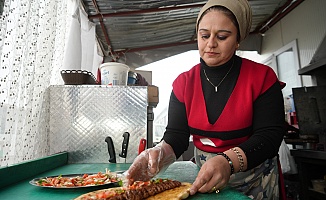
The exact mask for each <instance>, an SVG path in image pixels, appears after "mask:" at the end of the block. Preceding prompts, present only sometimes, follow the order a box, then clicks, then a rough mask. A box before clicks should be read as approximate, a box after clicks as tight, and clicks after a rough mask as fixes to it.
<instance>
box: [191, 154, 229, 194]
mask: <svg viewBox="0 0 326 200" xmlns="http://www.w3.org/2000/svg"><path fill="white" fill-rule="evenodd" d="M230 174H231V168H230V165H229V163H228V161H227V160H226V159H225V158H224V157H223V156H221V155H218V156H215V157H213V158H211V159H209V160H207V161H206V162H205V163H204V164H203V166H202V167H201V169H200V171H199V173H198V175H197V178H196V180H195V182H194V183H193V184H192V186H191V188H190V194H191V195H194V194H195V193H196V192H201V193H207V192H214V191H215V190H221V188H224V187H225V186H226V185H227V183H228V182H229V179H230ZM214 189H215V190H214Z"/></svg>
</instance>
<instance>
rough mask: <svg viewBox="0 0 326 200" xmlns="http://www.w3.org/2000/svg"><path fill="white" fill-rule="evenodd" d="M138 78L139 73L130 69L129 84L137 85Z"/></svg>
mask: <svg viewBox="0 0 326 200" xmlns="http://www.w3.org/2000/svg"><path fill="white" fill-rule="evenodd" d="M136 80H137V73H135V72H132V71H129V72H128V85H135V84H136Z"/></svg>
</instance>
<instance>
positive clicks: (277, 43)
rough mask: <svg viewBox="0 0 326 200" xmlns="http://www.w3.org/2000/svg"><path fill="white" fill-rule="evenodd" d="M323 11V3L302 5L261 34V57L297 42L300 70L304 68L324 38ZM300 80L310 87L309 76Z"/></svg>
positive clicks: (315, 0) (311, 0)
mask: <svg viewBox="0 0 326 200" xmlns="http://www.w3.org/2000/svg"><path fill="white" fill-rule="evenodd" d="M325 8H326V1H325V0H306V1H304V2H302V3H301V4H300V5H299V6H298V7H296V8H295V9H294V10H293V11H292V12H291V13H289V14H288V15H287V16H285V17H284V18H283V19H281V20H280V21H279V22H278V23H276V24H275V25H274V26H272V27H271V28H270V29H269V30H268V31H267V32H266V33H265V34H264V37H263V43H262V53H261V54H262V56H263V57H264V58H268V57H269V56H271V55H272V54H273V53H274V52H275V51H277V50H278V49H280V48H281V47H283V46H285V45H286V44H288V43H290V42H292V41H293V40H295V39H297V42H298V49H299V62H300V63H299V65H300V66H299V68H302V67H305V66H307V65H308V64H309V62H310V61H311V59H312V57H313V55H314V53H315V51H316V49H317V48H318V46H319V44H320V43H321V41H322V40H323V38H324V37H325V36H326V12H325V11H326V10H325ZM302 78H303V80H302V81H303V86H311V84H312V82H311V78H310V76H302Z"/></svg>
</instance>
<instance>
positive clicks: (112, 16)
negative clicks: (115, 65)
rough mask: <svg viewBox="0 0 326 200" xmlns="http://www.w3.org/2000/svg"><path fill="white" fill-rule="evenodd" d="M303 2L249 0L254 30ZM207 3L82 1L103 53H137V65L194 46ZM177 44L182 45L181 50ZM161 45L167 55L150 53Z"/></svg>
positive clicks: (113, 56)
mask: <svg viewBox="0 0 326 200" xmlns="http://www.w3.org/2000/svg"><path fill="white" fill-rule="evenodd" d="M302 1H303V0H249V4H250V5H251V7H252V10H253V24H252V28H251V33H252V34H254V33H264V32H265V31H266V30H267V29H268V28H269V27H271V26H272V25H273V24H275V23H276V22H277V21H278V20H279V19H281V18H282V17H283V16H284V15H286V14H287V13H288V12H290V11H291V10H292V9H293V8H294V7H296V6H297V5H299V4H300V3H301V2H302ZM205 2H206V1H196V0H183V1H176V0H165V1H161V0H138V1H137V0H110V1H108V0H82V4H83V7H84V9H85V11H86V12H87V14H88V18H89V19H90V20H91V21H92V22H94V23H95V24H96V34H97V37H98V40H99V43H100V44H101V49H102V51H103V52H104V55H105V56H106V57H107V58H110V59H111V60H113V61H119V59H121V57H125V59H126V58H127V54H131V53H133V52H134V53H136V54H137V55H138V57H139V56H140V55H141V58H140V59H143V60H145V61H144V62H131V63H129V64H132V65H133V66H134V67H138V66H139V65H143V64H147V63H149V62H153V61H156V60H157V59H160V58H161V57H164V56H168V54H169V55H170V56H171V55H173V54H176V53H178V52H180V51H186V50H191V49H193V48H194V47H195V43H196V41H195V38H196V36H195V23H196V18H197V14H198V12H199V10H200V8H201V7H202V6H203V5H204V4H205ZM178 47H180V48H181V47H182V50H180V49H178ZM161 48H162V49H166V50H167V51H165V53H163V54H164V55H161V56H160V55H153V54H151V53H149V51H150V52H156V51H157V50H158V49H161ZM176 49H178V50H176ZM174 50H175V51H174ZM141 52H142V53H141ZM166 52H170V53H168V54H166ZM156 54H157V53H156ZM158 54H159V53H158ZM129 56H130V55H129ZM150 57H151V58H150ZM153 57H155V58H153ZM130 59H133V58H132V57H131V58H129V60H130ZM138 59H139V58H138ZM146 60H147V61H146ZM125 62H126V61H125Z"/></svg>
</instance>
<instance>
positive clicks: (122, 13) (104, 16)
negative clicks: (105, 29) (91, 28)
mask: <svg viewBox="0 0 326 200" xmlns="http://www.w3.org/2000/svg"><path fill="white" fill-rule="evenodd" d="M93 1H94V0H93ZM203 6H204V4H194V5H186V6H169V7H160V8H151V9H143V10H135V11H127V12H117V13H103V14H96V15H89V16H88V19H98V18H101V17H103V18H108V17H121V16H129V15H137V14H144V13H155V12H162V11H171V10H180V9H189V8H199V7H203Z"/></svg>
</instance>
